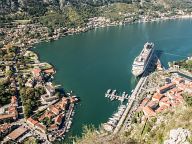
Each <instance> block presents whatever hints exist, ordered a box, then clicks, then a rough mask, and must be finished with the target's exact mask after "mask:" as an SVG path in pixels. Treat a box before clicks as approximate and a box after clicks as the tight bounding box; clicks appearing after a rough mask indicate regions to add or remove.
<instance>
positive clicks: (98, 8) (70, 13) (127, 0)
mask: <svg viewBox="0 0 192 144" xmlns="http://www.w3.org/2000/svg"><path fill="white" fill-rule="evenodd" d="M10 1H12V0H10ZM117 2H118V3H117ZM113 3H114V4H113ZM178 9H182V10H184V11H188V12H191V11H192V2H191V1H187V0H144V1H143V2H142V3H141V2H140V0H134V1H132V0H113V1H109V0H104V1H103V0H102V1H101V0H96V1H93V0H88V1H85V0H81V1H76V0H68V1H64V0H54V1H51V0H47V1H46V2H43V1H42V0H38V1H37V0H32V1H26V0H20V2H18V1H17V0H14V1H12V3H6V1H5V0H2V1H0V25H3V24H4V23H10V22H15V20H31V21H30V22H32V23H33V22H40V23H42V24H43V25H45V26H48V27H59V26H66V27H78V26H83V25H84V24H85V23H86V22H87V21H88V18H91V17H94V16H104V17H106V18H110V19H111V20H123V19H125V18H129V17H134V19H135V20H137V19H138V16H139V15H144V14H145V15H151V16H154V17H156V16H158V14H157V12H160V13H161V12H166V11H171V12H172V15H174V13H175V11H176V10H178Z"/></svg>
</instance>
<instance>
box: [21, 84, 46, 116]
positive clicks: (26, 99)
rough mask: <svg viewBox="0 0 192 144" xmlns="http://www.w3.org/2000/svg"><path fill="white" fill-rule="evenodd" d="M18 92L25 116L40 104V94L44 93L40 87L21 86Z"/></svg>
mask: <svg viewBox="0 0 192 144" xmlns="http://www.w3.org/2000/svg"><path fill="white" fill-rule="evenodd" d="M19 93H20V96H21V101H22V105H23V106H24V116H25V117H26V118H27V117H29V116H30V115H31V114H32V113H33V110H35V109H36V108H37V107H38V106H39V105H40V101H39V99H40V95H42V94H43V93H44V90H43V89H42V88H29V87H28V88H26V87H23V88H21V89H20V92H19Z"/></svg>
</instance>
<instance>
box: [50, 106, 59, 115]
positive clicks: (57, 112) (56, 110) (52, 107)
mask: <svg viewBox="0 0 192 144" xmlns="http://www.w3.org/2000/svg"><path fill="white" fill-rule="evenodd" d="M50 111H51V112H52V113H54V114H55V115H58V114H59V109H58V108H56V107H55V106H50Z"/></svg>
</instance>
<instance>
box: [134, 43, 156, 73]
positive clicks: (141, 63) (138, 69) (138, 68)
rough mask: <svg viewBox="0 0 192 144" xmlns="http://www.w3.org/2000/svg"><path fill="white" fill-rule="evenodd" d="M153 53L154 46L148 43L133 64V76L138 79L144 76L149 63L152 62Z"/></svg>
mask: <svg viewBox="0 0 192 144" xmlns="http://www.w3.org/2000/svg"><path fill="white" fill-rule="evenodd" d="M153 52H154V44H153V43H148V42H147V43H146V44H145V45H144V48H143V50H142V51H141V53H140V54H139V56H137V57H136V58H135V60H134V62H133V65H132V73H133V75H135V76H136V77H137V76H140V75H141V74H143V72H144V71H145V69H146V67H147V65H148V63H149V62H150V59H151V57H152V55H153Z"/></svg>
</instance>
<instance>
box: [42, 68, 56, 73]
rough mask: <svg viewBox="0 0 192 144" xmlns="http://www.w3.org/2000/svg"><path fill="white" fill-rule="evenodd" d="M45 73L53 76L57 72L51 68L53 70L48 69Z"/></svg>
mask: <svg viewBox="0 0 192 144" xmlns="http://www.w3.org/2000/svg"><path fill="white" fill-rule="evenodd" d="M44 72H45V73H47V74H49V73H50V74H53V73H55V71H54V69H53V68H51V69H46V70H44Z"/></svg>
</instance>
